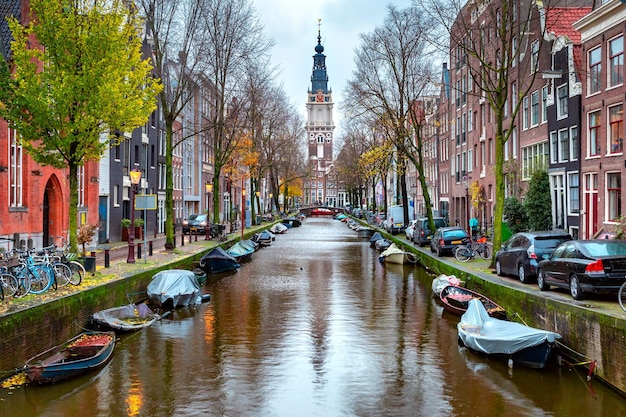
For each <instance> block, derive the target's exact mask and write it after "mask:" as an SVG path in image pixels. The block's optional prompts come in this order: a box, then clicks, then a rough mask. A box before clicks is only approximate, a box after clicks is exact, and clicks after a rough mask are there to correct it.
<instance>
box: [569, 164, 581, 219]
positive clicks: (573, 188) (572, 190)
mask: <svg viewBox="0 0 626 417" xmlns="http://www.w3.org/2000/svg"><path fill="white" fill-rule="evenodd" d="M567 186H568V188H569V202H568V212H569V213H572V214H577V213H579V212H580V194H579V193H580V176H579V175H578V172H568V173H567Z"/></svg>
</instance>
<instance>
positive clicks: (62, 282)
mask: <svg viewBox="0 0 626 417" xmlns="http://www.w3.org/2000/svg"><path fill="white" fill-rule="evenodd" d="M52 270H53V271H54V278H55V282H56V283H57V284H58V285H59V286H60V287H65V286H66V285H68V284H69V283H70V282H71V280H72V270H71V269H70V267H69V266H67V265H65V264H63V263H60V262H57V263H54V264H52Z"/></svg>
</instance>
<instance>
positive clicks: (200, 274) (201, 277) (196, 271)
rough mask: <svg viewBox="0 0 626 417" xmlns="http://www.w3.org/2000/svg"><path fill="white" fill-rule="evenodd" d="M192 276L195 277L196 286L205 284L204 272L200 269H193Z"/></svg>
mask: <svg viewBox="0 0 626 417" xmlns="http://www.w3.org/2000/svg"><path fill="white" fill-rule="evenodd" d="M193 274H194V275H195V276H196V279H197V280H198V284H200V285H202V284H204V283H205V282H206V272H204V270H202V269H201V268H194V269H193Z"/></svg>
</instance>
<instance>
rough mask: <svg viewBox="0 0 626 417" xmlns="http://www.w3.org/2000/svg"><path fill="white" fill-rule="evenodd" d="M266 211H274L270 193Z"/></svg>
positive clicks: (272, 198)
mask: <svg viewBox="0 0 626 417" xmlns="http://www.w3.org/2000/svg"><path fill="white" fill-rule="evenodd" d="M267 211H269V212H270V213H271V212H273V211H274V194H272V193H270V203H269V204H268V205H267Z"/></svg>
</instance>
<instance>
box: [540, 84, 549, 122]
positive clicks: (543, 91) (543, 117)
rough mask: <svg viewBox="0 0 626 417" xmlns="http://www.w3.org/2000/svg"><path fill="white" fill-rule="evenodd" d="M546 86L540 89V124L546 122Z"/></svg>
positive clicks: (547, 91)
mask: <svg viewBox="0 0 626 417" xmlns="http://www.w3.org/2000/svg"><path fill="white" fill-rule="evenodd" d="M548 93H549V90H548V86H547V85H544V86H543V87H541V123H545V122H547V121H548Z"/></svg>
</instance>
